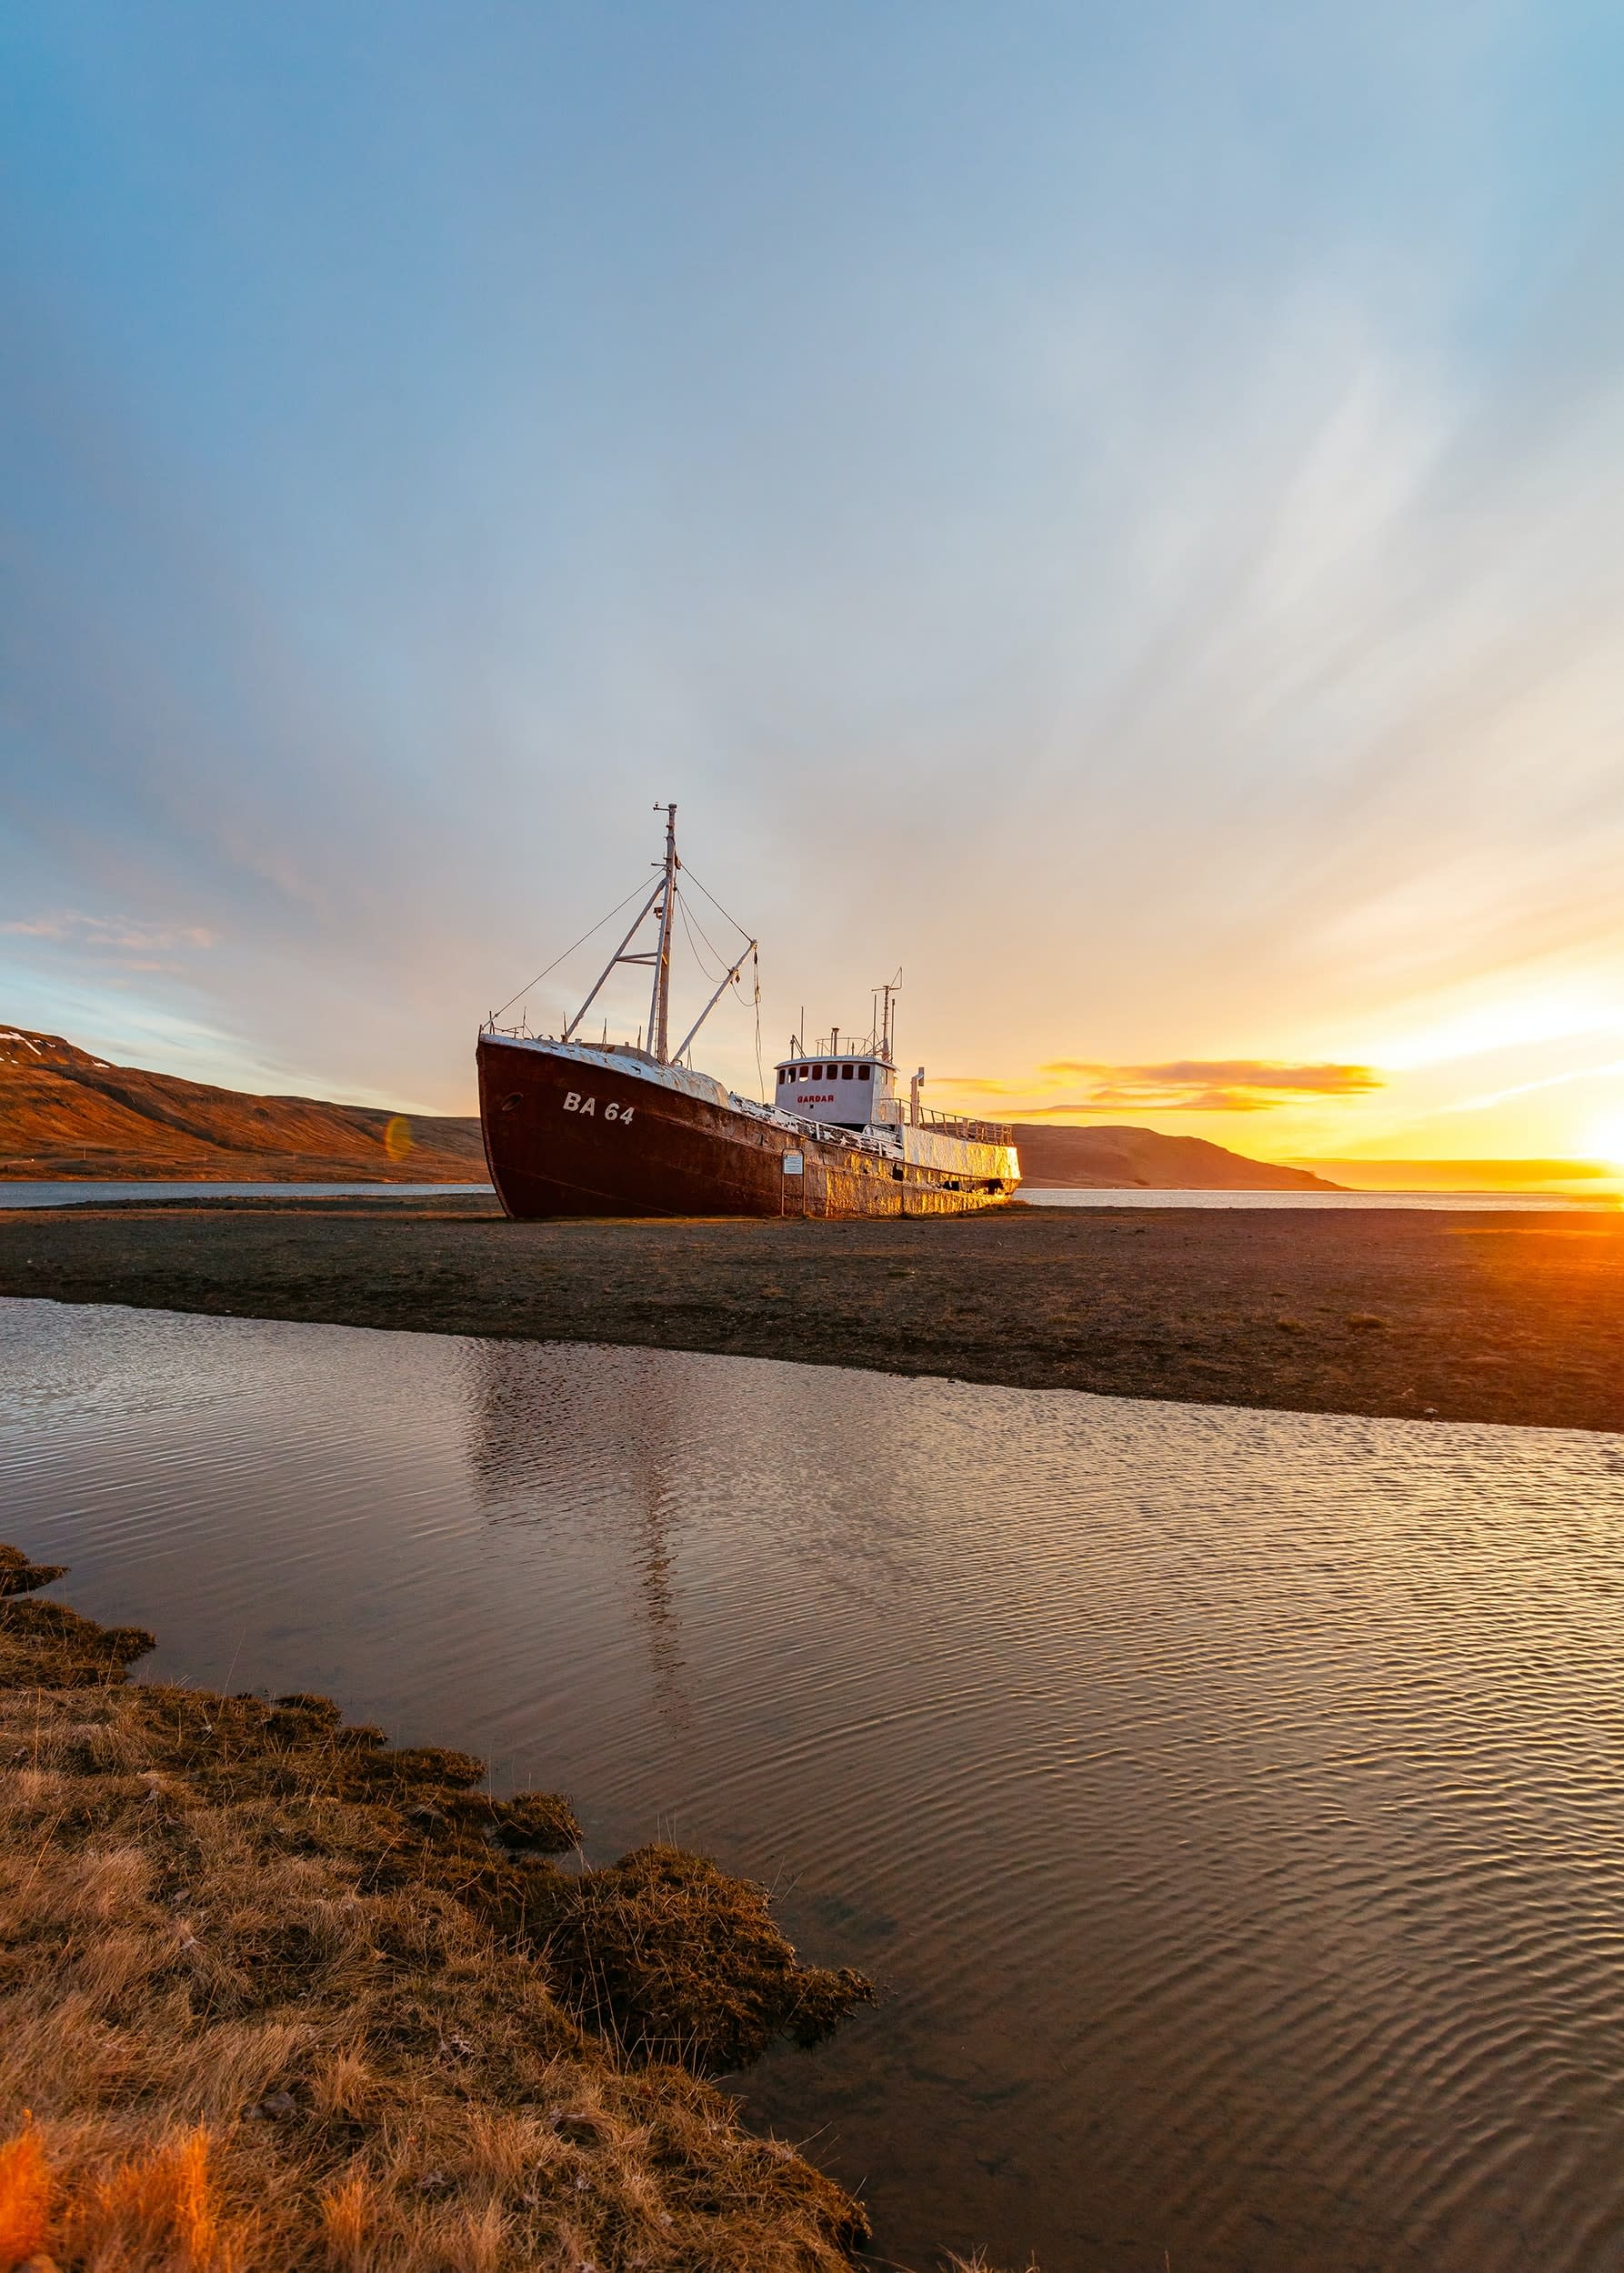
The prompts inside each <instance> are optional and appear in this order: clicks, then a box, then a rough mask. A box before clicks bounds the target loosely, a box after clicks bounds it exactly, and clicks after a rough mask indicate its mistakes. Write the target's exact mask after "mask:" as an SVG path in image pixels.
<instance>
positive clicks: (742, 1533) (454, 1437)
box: [0, 1302, 1624, 2273]
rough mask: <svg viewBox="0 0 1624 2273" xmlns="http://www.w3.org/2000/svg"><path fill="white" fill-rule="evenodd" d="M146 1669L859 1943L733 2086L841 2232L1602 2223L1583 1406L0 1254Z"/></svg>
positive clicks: (1466, 2238) (1623, 1686)
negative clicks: (466, 1323) (836, 2203)
mask: <svg viewBox="0 0 1624 2273" xmlns="http://www.w3.org/2000/svg"><path fill="white" fill-rule="evenodd" d="M0 1354H3V1356H4V1359H5V1366H4V1371H3V1373H0V1380H4V1383H5V1387H4V1390H0V1446H3V1447H4V1457H5V1474H6V1477H7V1482H8V1513H7V1521H6V1525H5V1529H6V1530H7V1532H8V1533H12V1534H15V1535H16V1536H17V1537H19V1538H20V1539H21V1540H22V1542H23V1543H24V1544H25V1545H27V1546H29V1547H34V1548H35V1549H37V1550H39V1551H41V1552H43V1553H46V1554H49V1555H50V1556H51V1557H53V1559H56V1560H61V1561H64V1562H67V1563H70V1564H72V1565H74V1566H75V1575H74V1578H73V1581H72V1585H71V1588H70V1591H71V1593H72V1595H73V1597H74V1598H75V1600H76V1601H78V1602H79V1603H80V1604H81V1605H82V1607H85V1609H87V1610H89V1611H91V1612H92V1613H93V1614H100V1615H105V1616H116V1617H119V1618H121V1619H132V1620H135V1621H139V1622H141V1623H144V1624H148V1625H152V1626H154V1627H156V1628H157V1629H158V1631H159V1632H160V1633H161V1634H163V1635H164V1636H165V1650H164V1653H163V1657H162V1659H161V1661H160V1667H159V1669H160V1670H163V1671H165V1672H167V1673H170V1674H174V1673H175V1672H184V1673H187V1674H190V1675H191V1676H193V1677H196V1678H198V1679H201V1680H216V1681H223V1680H225V1679H226V1677H227V1676H228V1674H229V1673H231V1672H232V1671H233V1661H234V1660H235V1679H236V1685H237V1686H243V1685H244V1684H245V1683H246V1682H254V1683H260V1684H264V1685H265V1686H266V1687H317V1688H320V1687H329V1688H332V1689H334V1690H336V1692H337V1693H338V1694H339V1695H340V1696H341V1697H343V1698H344V1701H345V1702H346V1705H347V1706H348V1707H350V1709H351V1710H352V1711H354V1712H356V1713H357V1714H359V1715H362V1716H364V1717H377V1718H379V1719H381V1720H383V1721H384V1722H385V1723H386V1725H387V1726H388V1727H390V1728H391V1729H392V1731H393V1732H394V1733H396V1734H397V1735H399V1736H401V1737H407V1738H413V1739H423V1738H436V1739H438V1740H441V1741H445V1742H448V1743H453V1744H459V1743H460V1744H467V1745H470V1746H473V1747H476V1748H482V1749H484V1750H486V1752H487V1753H489V1754H490V1755H491V1756H492V1757H494V1758H495V1760H496V1764H497V1769H498V1773H499V1774H500V1775H502V1776H503V1777H506V1779H507V1780H510V1781H528V1780H536V1781H539V1782H543V1783H547V1784H554V1785H558V1786H561V1787H565V1788H566V1789H569V1790H571V1791H573V1793H574V1794H575V1795H576V1797H577V1799H578V1800H579V1801H580V1803H581V1806H582V1813H583V1815H584V1817H585V1818H586V1822H587V1826H588V1833H589V1839H590V1842H591V1846H592V1848H593V1851H594V1852H595V1853H596V1854H598V1855H602V1854H604V1853H605V1852H606V1851H608V1850H609V1849H611V1848H613V1847H618V1846H621V1845H624V1844H627V1843H629V1842H630V1841H631V1840H633V1839H635V1838H637V1837H646V1836H647V1835H648V1834H649V1833H650V1832H651V1831H653V1830H654V1829H655V1828H657V1827H660V1826H662V1825H670V1826H673V1827H675V1829H676V1831H677V1833H678V1834H679V1835H680V1836H681V1837H685V1838H687V1839H688V1840H689V1841H691V1842H693V1843H694V1844H697V1845H704V1846H707V1847H710V1848H712V1850H713V1851H715V1852H717V1853H718V1854H720V1855H721V1856H723V1857H724V1858H725V1859H727V1861H729V1862H730V1863H732V1864H733V1865H735V1866H736V1867H742V1868H744V1869H747V1870H749V1871H751V1872H752V1873H754V1874H756V1875H757V1876H760V1877H767V1878H769V1879H772V1880H774V1881H775V1882H776V1883H778V1884H780V1885H782V1886H783V1887H785V1888H786V1890H787V1891H786V1903H787V1911H788V1914H789V1916H790V1918H791V1922H792V1924H793V1926H794V1927H795V1928H797V1930H798V1931H799V1932H800V1933H801V1935H802V1938H804V1939H805V1940H806V1941H807V1943H808V1944H809V1945H810V1946H811V1948H813V1950H814V1951H815V1953H816V1954H817V1956H818V1957H820V1958H827V1959H829V1960H831V1961H833V1962H837V1963H845V1962H855V1963H858V1964H863V1965H866V1966H867V1967H868V1968H870V1969H871V1970H872V1971H874V1972H875V1973H876V1974H877V1975H878V1976H879V1977H880V1978H882V1980H883V1981H884V1982H885V1983H886V1984H887V1988H888V1989H889V1992H890V1994H889V1998H888V2001H887V2003H886V2004H884V2005H883V2006H882V2007H881V2008H880V2009H879V2010H878V2011H877V2012H875V2013H871V2014H867V2015H864V2016H862V2017H861V2018H858V2019H857V2021H856V2022H855V2023H854V2024H852V2025H851V2026H850V2027H849V2028H847V2031H846V2032H845V2033H844V2034H843V2036H842V2037H841V2038H839V2039H837V2041H836V2043H835V2044H833V2045H831V2046H828V2047H826V2048H823V2049H822V2050H821V2051H819V2052H818V2053H817V2054H815V2055H812V2056H810V2057H808V2056H804V2055H798V2054H789V2053H785V2054H783V2055H775V2056H774V2057H773V2058H771V2059H770V2060H769V2061H768V2062H767V2064H766V2067H765V2068H763V2069H762V2070H760V2071H758V2072H757V2075H756V2076H754V2077H753V2078H750V2079H749V2081H748V2082H747V2086H746V2090H747V2097H748V2098H749V2099H750V2101H751V2102H752V2104H753V2105H754V2107H755V2108H757V2110H758V2111H759V2112H760V2113H761V2114H762V2116H763V2118H764V2119H765V2118H770V2119H772V2120H773V2121H775V2122H776V2123H777V2124H778V2125H779V2126H780V2127H781V2128H785V2129H787V2130H791V2131H793V2132H796V2133H797V2134H806V2133H808V2132H811V2131H813V2130H817V2131H818V2132H819V2133H820V2143H819V2146H818V2148H817V2152H818V2153H819V2154H820V2155H821V2156H822V2157H823V2158H824V2159H826V2160H827V2162H828V2163H829V2165H830V2167H832V2168H835V2169H836V2170H837V2173H838V2175H840V2176H842V2177H844V2178H847V2180H866V2182H867V2191H868V2194H869V2198H870V2200H871V2202H872V2204H873V2207H874V2209H875V2212H876V2215H877V2220H878V2223H879V2227H880V2232H881V2240H882V2243H883V2246H884V2248H885V2249H886V2251H887V2253H888V2254H890V2255H892V2256H894V2257H897V2258H906V2259H911V2260H913V2261H915V2262H927V2261H931V2259H932V2258H933V2255H934V2252H935V2251H936V2250H937V2248H940V2247H942V2246H947V2245H952V2246H957V2247H961V2248H962V2247H967V2246H968V2245H969V2244H971V2243H974V2242H977V2241H979V2242H985V2243H987V2244H989V2245H990V2246H991V2248H992V2250H993V2254H994V2258H995V2261H996V2260H997V2259H999V2258H1002V2259H1003V2260H1005V2261H1015V2262H1023V2261H1024V2252H1025V2251H1026V2250H1027V2248H1036V2249H1037V2250H1038V2254H1039V2256H1040V2258H1043V2259H1044V2261H1045V2262H1046V2263H1047V2265H1048V2268H1050V2273H1060V2269H1061V2268H1071V2267H1075V2266H1082V2265H1087V2266H1089V2267H1093V2266H1096V2265H1098V2266H1107V2265H1120V2266H1124V2267H1133V2268H1139V2267H1144V2268H1157V2267H1159V2266H1160V2265H1161V2264H1162V2253H1163V2251H1164V2250H1166V2251H1168V2253H1169V2255H1170V2257H1171V2259H1172V2262H1173V2263H1174V2264H1175V2265H1180V2264H1183V2265H1186V2266H1191V2267H1193V2266H1199V2267H1201V2268H1204V2269H1205V2268H1216V2269H1217V2273H1238V2268H1242V2267H1247V2268H1263V2273H1277V2269H1278V2273H1285V2269H1286V2268H1291V2273H1302V2268H1305V2267H1307V2266H1336V2267H1338V2268H1344V2267H1354V2266H1358V2265H1369V2266H1377V2267H1380V2268H1384V2273H1385V2268H1406V2267H1409V2266H1416V2267H1420V2266H1426V2267H1427V2268H1429V2269H1432V2273H1436V2269H1437V2268H1444V2273H1449V2269H1450V2268H1460V2273H1467V2268H1470V2273H1496V2268H1512V2267H1517V2266H1522V2265H1525V2264H1529V2263H1538V2264H1539V2266H1540V2267H1541V2268H1545V2269H1547V2273H1569V2269H1571V2273H1579V2268H1590V2267H1593V2266H1596V2265H1599V2264H1604V2263H1609V2262H1612V2261H1614V2260H1615V2259H1616V2258H1618V2256H1619V2250H1620V2244H1621V2242H1624V2234H1621V2233H1620V2228H1621V2226H1624V2212H1621V2211H1620V2209H1619V2206H1618V2189H1617V2183H1616V2179H1617V2171H1618V2168H1619V2160H1620V2153H1621V2151H1624V2092H1621V2091H1620V2088H1619V2087H1620V2083H1621V2081H1624V1834H1621V1832H1620V1827H1619V1808H1618V1792H1619V1767H1620V1757H1619V1755H1620V1742H1619V1740H1620V1734H1621V1726H1620V1724H1621V1718H1624V1711H1621V1707H1620V1705H1619V1698H1620V1697H1621V1696H1624V1683H1621V1681H1620V1676H1621V1675H1624V1636H1621V1634H1620V1627H1619V1615H1618V1612H1619V1594H1618V1591H1617V1590H1618V1587H1619V1578H1618V1570H1619V1543H1620V1541H1619V1534H1620V1528H1621V1525H1624V1442H1621V1441H1620V1440H1619V1438H1617V1437H1601V1436H1596V1437H1584V1436H1579V1435H1573V1434H1568V1433H1562V1432H1558V1431H1521V1432H1519V1431H1516V1430H1510V1429H1499V1428H1490V1427H1439V1426H1436V1425H1435V1426H1431V1427H1427V1426H1423V1425H1419V1424H1414V1423H1405V1422H1398V1421H1377V1420H1368V1419H1359V1418H1348V1417H1313V1416H1303V1415H1297V1414H1274V1413H1268V1412H1253V1411H1247V1412H1234V1411H1228V1410H1225V1409H1223V1408H1219V1407H1199V1408H1190V1407H1177V1406H1169V1405H1166V1404H1156V1405H1146V1404H1139V1403H1136V1402H1133V1401H1131V1400H1126V1399H1125V1400H1108V1399H1101V1398H1094V1397H1080V1396H1075V1395H1069V1394H1067V1393H1064V1392H1051V1393H1028V1392H1023V1391H1018V1390H1005V1389H983V1388H971V1387H964V1386H962V1385H959V1384H955V1383H952V1382H943V1381H928V1380H896V1379H888V1378H887V1377H882V1376H877V1375H865V1374H841V1373H837V1372H834V1371H830V1370H827V1369H818V1368H801V1367H789V1366H777V1365H770V1364H764V1363H752V1362H750V1361H747V1360H741V1359H729V1358H714V1357H687V1356H681V1355H677V1354H673V1353H666V1352H657V1351H635V1350H615V1349H597V1348H592V1349H586V1348H572V1347H556V1346H555V1347H533V1346H528V1345H525V1344H520V1343H481V1342H474V1341H467V1340H459V1339H455V1338H451V1337H445V1338H439V1337H428V1336H411V1335H389V1334H376V1333H370V1334H369V1333H361V1332H354V1331H350V1330H347V1329H345V1328H341V1327H294V1326H281V1325H259V1324H254V1323H249V1322H244V1321H237V1320H228V1319H201V1318H185V1317H165V1316H161V1315H155V1314H144V1313H138V1312H130V1311H111V1310H107V1311H96V1310H89V1309H59V1308H57V1307H55V1306H53V1305H49V1304H29V1303H22V1302H5V1303H0Z"/></svg>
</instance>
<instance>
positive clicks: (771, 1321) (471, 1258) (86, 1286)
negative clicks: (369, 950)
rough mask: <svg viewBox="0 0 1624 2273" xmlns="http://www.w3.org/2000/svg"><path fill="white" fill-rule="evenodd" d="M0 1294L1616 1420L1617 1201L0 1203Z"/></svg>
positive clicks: (1623, 1246) (1036, 1383) (1342, 1406)
mask: <svg viewBox="0 0 1624 2273" xmlns="http://www.w3.org/2000/svg"><path fill="white" fill-rule="evenodd" d="M0 1294H7V1295H43V1296H49V1297H54V1298H55V1299H56V1300H59V1301H65V1302H115V1303H129V1304H133V1305H135V1306H137V1307H145V1308H151V1309H163V1310H191V1311H206V1312H217V1313H223V1314H226V1315H229V1316H233V1317H269V1318H307V1319H326V1320H329V1321H332V1322H335V1323H337V1324H341V1325H347V1326H373V1327H404V1328H406V1329H408V1330H411V1331H415V1332H424V1333H445V1334H485V1335H504V1336H517V1337H523V1338H526V1339H530V1340H538V1341H587V1342H620V1343H641V1344H648V1345H654V1346H656V1347H661V1348H667V1349H694V1350H716V1351H725V1352H727V1353H730V1354H734V1355H739V1356H746V1357H783V1358H793V1359H798V1360H801V1361H803V1362H805V1363H807V1364H812V1365H837V1366H858V1367H877V1368H880V1369H883V1370H886V1371H888V1372H894V1373H924V1374H949V1375H954V1376H957V1377H959V1378H960V1379H963V1380H967V1381H986V1382H1002V1383H1007V1384H1010V1385H1014V1386H1018V1387H1030V1388H1067V1389H1088V1390H1096V1391H1099V1392H1102V1393H1104V1394H1107V1395H1112V1396H1122V1397H1176V1398H1179V1399H1184V1400H1188V1401H1189V1402H1192V1403H1197V1404H1219V1405H1268V1406H1278V1407H1287V1408H1289V1409H1293V1410H1297V1411H1318V1412H1339V1413H1375V1414H1394V1415H1410V1416H1421V1415H1428V1414H1436V1416H1437V1417H1439V1418H1440V1419H1445V1420H1482V1421H1509V1422H1518V1423H1522V1424H1524V1425H1529V1426H1535V1427H1559V1428H1603V1429H1619V1428H1620V1427H1624V1217H1620V1216H1619V1215H1611V1214H1605V1213H1595V1214H1589V1213H1577V1212H1576V1213H1573V1214H1550V1215H1546V1214H1539V1215H1528V1214H1504V1215H1501V1214H1492V1215H1490V1214H1484V1215H1466V1214H1459V1215H1449V1214H1442V1213H1428V1212H1421V1211H1408V1210H1402V1209H1393V1210H1390V1211H1388V1210H1381V1211H1379V1212H1378V1211H1370V1212H1358V1213H1354V1212H1349V1213H1347V1214H1338V1213H1336V1212H1334V1211H1327V1212H1324V1213H1317V1212H1314V1211H1311V1210H1302V1211H1300V1212H1299V1211H1298V1210H1295V1209H1289V1210H1288V1209H1282V1210H1278V1211H1276V1210H1272V1209H1269V1210H1262V1209H1259V1210H1248V1209H1233V1210H1221V1209H1213V1210H1197V1209H1191V1210H1188V1211H1184V1210H1179V1209H1161V1208H1158V1209H1148V1208H1147V1209H1134V1208H1120V1209H1078V1210H1064V1209H1050V1208H1042V1209H1039V1208H1022V1207H1013V1208H1010V1209H1009V1210H1007V1211H1005V1212H1000V1213H999V1214H997V1215H991V1216H981V1217H964V1218H958V1219H954V1220H949V1221H946V1222H943V1221H929V1220H926V1221H920V1222H901V1223H799V1222H793V1221H791V1222H735V1221H721V1220H706V1221H685V1222H652V1223H650V1222H567V1223H550V1224H510V1223H507V1222H506V1221H504V1220H503V1218H502V1217H500V1216H499V1215H496V1214H495V1213H493V1211H492V1206H491V1203H490V1202H489V1201H487V1200H484V1199H466V1200H455V1199H449V1198H447V1199H425V1200H421V1201H406V1200H391V1201H387V1202H379V1203H376V1204H375V1203H369V1202H358V1203H353V1204H352V1203H348V1202H337V1201H311V1200H305V1201H300V1200H298V1199H296V1198H295V1197H291V1196H290V1197H289V1198H288V1199H287V1200H282V1199H276V1200H270V1201H257V1202H248V1203H244V1202H233V1201H228V1200H215V1201H208V1202H206V1203H196V1202H192V1201H186V1202H171V1203H167V1204H162V1205H155V1204H152V1203H148V1202H138V1203H135V1204H132V1205H127V1206H121V1207H73V1208H67V1209H62V1210H43V1209H38V1210H29V1211H22V1210H14V1211H10V1212H3V1200H0Z"/></svg>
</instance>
